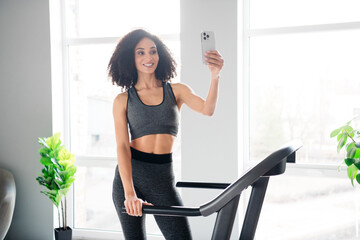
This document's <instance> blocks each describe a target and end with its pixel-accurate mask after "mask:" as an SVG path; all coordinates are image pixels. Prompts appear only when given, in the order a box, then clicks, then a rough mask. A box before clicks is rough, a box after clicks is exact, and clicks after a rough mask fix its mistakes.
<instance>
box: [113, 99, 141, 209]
mask: <svg viewBox="0 0 360 240" xmlns="http://www.w3.org/2000/svg"><path fill="white" fill-rule="evenodd" d="M126 102H127V93H122V94H119V95H118V96H117V97H116V98H115V99H114V103H113V116H114V125H115V136H116V145H117V149H116V150H117V161H118V169H119V173H120V177H121V181H122V184H123V186H124V194H125V202H124V205H125V208H126V211H127V213H128V214H129V215H132V216H141V215H142V211H141V209H142V204H143V201H142V200H141V199H139V198H137V196H136V192H135V189H134V184H133V178H132V166H131V152H130V142H129V133H128V126H127V125H128V123H127V118H126Z"/></svg>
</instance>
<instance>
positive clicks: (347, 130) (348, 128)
mask: <svg viewBox="0 0 360 240" xmlns="http://www.w3.org/2000/svg"><path fill="white" fill-rule="evenodd" d="M344 130H345V131H346V132H347V133H350V132H352V131H353V130H354V129H353V128H352V127H351V126H349V125H346V127H345V128H344Z"/></svg>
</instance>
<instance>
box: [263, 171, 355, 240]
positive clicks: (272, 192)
mask: <svg viewBox="0 0 360 240" xmlns="http://www.w3.org/2000/svg"><path fill="white" fill-rule="evenodd" d="M339 175H342V176H343V178H330V177H323V176H322V177H300V176H276V177H271V178H270V182H269V186H268V190H267V193H266V196H265V201H264V205H263V209H262V212H261V215H260V219H259V223H258V228H257V232H256V239H257V240H302V239H307V240H319V239H322V240H338V239H348V240H351V239H354V240H355V239H358V237H359V235H358V233H359V219H360V212H359V206H360V205H359V204H360V203H359V197H360V191H359V188H358V187H356V188H353V187H352V186H351V183H350V180H348V179H347V177H346V173H345V171H344V172H342V173H339ZM356 236H357V237H356Z"/></svg>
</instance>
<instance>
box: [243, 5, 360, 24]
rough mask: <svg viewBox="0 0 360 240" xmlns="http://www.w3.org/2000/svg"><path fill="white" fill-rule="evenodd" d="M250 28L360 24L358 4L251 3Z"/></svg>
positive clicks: (359, 7) (359, 6)
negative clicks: (358, 22) (356, 22)
mask: <svg viewBox="0 0 360 240" xmlns="http://www.w3.org/2000/svg"><path fill="white" fill-rule="evenodd" d="M249 4H250V28H269V27H288V26H302V25H313V24H328V23H343V22H355V21H360V14H359V10H360V1H357V0H249Z"/></svg>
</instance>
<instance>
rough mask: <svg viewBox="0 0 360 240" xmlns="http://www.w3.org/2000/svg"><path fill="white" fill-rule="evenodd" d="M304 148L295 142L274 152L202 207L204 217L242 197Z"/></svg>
mask: <svg viewBox="0 0 360 240" xmlns="http://www.w3.org/2000/svg"><path fill="white" fill-rule="evenodd" d="M301 147H302V142H301V141H299V140H294V141H291V142H290V143H288V144H287V145H285V146H283V147H282V148H280V149H279V150H277V151H276V152H273V153H272V154H270V155H269V156H268V157H266V158H265V159H264V160H262V161H261V162H260V163H258V164H257V165H255V166H254V167H252V168H250V169H249V170H247V171H246V172H245V173H244V174H243V175H242V176H241V177H240V178H239V179H238V180H236V181H235V182H234V183H232V184H231V185H230V186H229V187H227V188H226V189H225V190H224V191H223V192H222V193H220V194H219V195H218V196H217V197H215V198H214V199H213V200H211V201H209V202H208V203H205V204H204V205H202V206H200V212H201V214H202V215H203V216H209V215H211V214H212V213H214V212H217V211H219V210H220V209H221V208H222V207H223V206H225V205H226V204H227V203H228V202H230V201H231V200H232V199H233V198H234V197H236V196H238V195H240V193H241V192H242V191H243V190H244V189H246V188H247V187H248V186H250V185H252V184H253V183H254V182H255V181H256V180H258V179H259V178H260V177H262V176H264V175H265V174H266V173H267V172H269V171H270V170H271V169H272V168H274V167H275V166H276V165H277V164H279V163H280V162H281V161H286V160H287V157H289V156H291V155H292V154H293V153H295V152H296V151H297V150H298V149H299V148H301Z"/></svg>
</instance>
